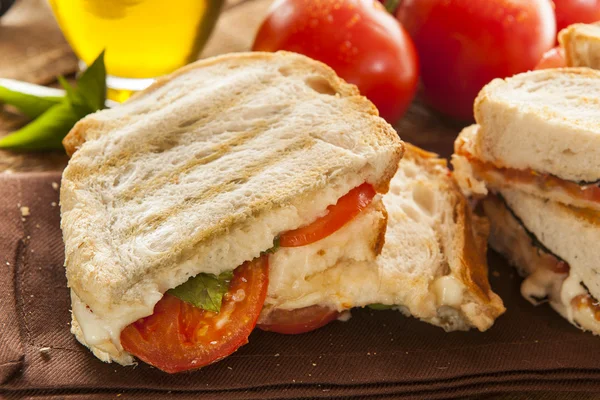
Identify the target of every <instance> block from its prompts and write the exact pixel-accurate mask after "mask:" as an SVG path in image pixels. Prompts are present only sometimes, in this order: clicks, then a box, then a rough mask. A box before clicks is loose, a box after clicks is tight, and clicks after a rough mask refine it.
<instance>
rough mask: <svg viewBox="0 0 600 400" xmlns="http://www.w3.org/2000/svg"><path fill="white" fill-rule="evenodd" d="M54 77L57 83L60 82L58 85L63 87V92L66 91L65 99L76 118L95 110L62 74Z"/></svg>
mask: <svg viewBox="0 0 600 400" xmlns="http://www.w3.org/2000/svg"><path fill="white" fill-rule="evenodd" d="M56 79H57V80H58V83H60V85H61V86H62V87H63V88H64V89H65V92H67V96H66V100H67V102H68V103H69V104H70V105H71V109H72V110H73V111H74V112H75V114H76V115H77V116H78V117H79V118H78V119H81V118H83V117H85V116H86V115H88V114H91V113H93V112H94V111H95V110H92V109H91V108H90V106H88V105H87V103H86V101H85V99H84V98H83V96H82V95H81V93H80V92H79V91H78V90H77V89H75V88H74V87H73V86H71V84H70V83H69V82H67V80H66V79H65V77H64V76H60V75H59V76H57V77H56Z"/></svg>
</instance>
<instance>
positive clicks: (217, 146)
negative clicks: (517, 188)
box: [61, 52, 403, 360]
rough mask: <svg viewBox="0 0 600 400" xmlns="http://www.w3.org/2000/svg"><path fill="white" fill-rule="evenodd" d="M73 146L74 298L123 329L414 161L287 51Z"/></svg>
mask: <svg viewBox="0 0 600 400" xmlns="http://www.w3.org/2000/svg"><path fill="white" fill-rule="evenodd" d="M64 144H65V147H66V149H67V151H68V152H69V154H71V155H72V157H71V160H70V162H69V165H68V166H67V168H66V169H65V171H64V173H63V178H62V185H61V217H62V218H61V226H62V230H63V238H64V241H65V260H66V261H65V265H66V272H67V278H68V283H69V287H70V288H71V289H72V290H73V291H74V292H75V293H76V294H77V295H78V296H79V297H80V298H81V301H82V302H83V303H85V304H86V305H87V306H89V308H90V309H91V310H93V313H94V315H95V316H97V317H98V318H101V319H102V320H103V321H105V322H106V321H112V320H117V319H118V320H119V321H122V324H128V323H131V322H133V321H135V320H137V319H138V318H140V317H143V316H146V315H149V314H151V313H152V309H153V306H154V304H156V302H157V301H158V300H159V299H160V297H161V296H162V293H164V292H165V291H166V290H168V289H169V288H171V287H175V286H177V285H179V284H181V283H183V282H185V281H186V280H187V279H188V278H189V277H190V276H193V275H196V274H198V273H200V272H209V273H218V272H220V271H221V270H227V269H229V270H231V269H233V268H235V267H237V266H238V265H240V264H242V263H243V262H244V261H246V260H248V259H252V258H254V257H257V256H258V255H259V254H260V252H262V251H265V250H267V249H268V248H270V247H272V240H273V238H274V237H275V236H276V235H278V234H279V233H281V232H283V231H287V230H291V229H295V228H298V227H299V226H301V225H304V224H306V223H309V222H311V221H313V220H314V219H316V218H318V216H320V215H321V214H322V213H323V212H324V210H325V209H326V207H327V206H328V205H330V204H333V203H335V202H336V201H337V199H338V198H339V197H341V196H342V195H344V194H345V193H347V192H348V191H349V190H350V189H352V188H353V187H356V186H358V185H360V184H362V183H363V182H365V181H366V182H369V183H370V184H372V185H373V186H374V187H375V188H376V189H377V190H378V191H379V192H384V191H386V190H387V188H388V184H389V182H388V181H389V179H391V177H392V176H393V175H394V173H395V171H396V169H397V166H398V162H399V160H400V158H401V157H402V153H403V144H402V142H401V140H400V139H399V137H398V135H397V133H396V132H395V131H394V130H393V128H392V127H391V126H390V125H389V124H387V123H386V122H385V121H384V120H383V119H381V118H379V116H378V113H377V110H376V108H375V107H374V106H373V104H372V103H371V102H369V101H368V100H367V99H366V98H364V97H362V96H360V95H359V93H358V90H357V89H356V87H355V86H353V85H350V84H347V83H345V82H344V81H343V80H341V79H340V78H338V77H337V76H336V75H335V73H334V72H333V70H331V69H330V68H329V67H327V66H325V65H324V64H322V63H319V62H317V61H314V60H311V59H309V58H307V57H304V56H301V55H298V54H293V53H285V52H278V53H239V54H230V55H225V56H220V57H216V58H213V59H208V60H202V61H199V62H197V63H194V64H191V65H189V66H187V67H184V68H182V69H181V70H179V71H177V72H175V73H173V74H172V75H170V76H167V77H165V78H161V79H159V80H158V81H157V82H156V83H155V84H153V85H152V86H151V87H149V88H148V89H146V90H144V91H142V92H140V93H138V94H136V95H135V96H134V97H132V99H131V100H130V101H128V102H126V103H125V104H123V105H121V106H119V107H116V108H114V109H110V110H104V111H101V112H98V113H95V114H91V115H89V116H87V117H86V118H84V119H83V120H81V121H79V122H78V123H77V124H76V126H75V127H74V128H73V130H72V131H71V132H70V133H69V135H68V136H67V137H66V138H65V142H64ZM79 322H80V325H81V320H80V321H79ZM81 327H82V329H83V330H84V331H85V327H84V326H83V325H81ZM123 327H124V326H120V327H117V328H114V329H115V330H117V331H118V330H119V329H122V328H123ZM83 333H85V332H83ZM115 346H116V347H117V348H118V347H119V343H115ZM112 356H113V359H115V360H119V359H120V358H119V357H121V355H116V354H115V355H112Z"/></svg>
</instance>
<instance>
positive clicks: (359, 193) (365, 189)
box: [279, 183, 376, 247]
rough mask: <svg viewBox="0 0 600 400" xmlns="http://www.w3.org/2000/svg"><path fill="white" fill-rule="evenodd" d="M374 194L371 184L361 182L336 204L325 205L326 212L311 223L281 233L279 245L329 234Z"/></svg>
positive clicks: (302, 243) (294, 244) (304, 242)
mask: <svg viewBox="0 0 600 400" xmlns="http://www.w3.org/2000/svg"><path fill="white" fill-rule="evenodd" d="M375 194H376V192H375V189H373V186H371V185H369V184H368V183H363V184H362V185H360V186H358V187H356V188H354V189H352V190H351V191H349V192H348V193H347V194H345V195H344V196H343V197H341V198H340V199H339V200H338V202H337V203H336V204H334V205H331V206H329V207H327V214H326V215H324V216H323V217H321V218H319V219H317V220H316V221H315V222H313V223H312V224H310V225H307V226H304V227H302V228H298V229H294V230H293V231H288V232H285V233H283V234H281V236H280V237H279V245H280V246H281V247H298V246H305V245H307V244H311V243H314V242H316V241H318V240H321V239H323V238H325V237H327V236H329V235H331V234H332V233H333V232H335V231H337V230H338V229H340V228H341V227H342V226H344V225H346V224H347V223H348V222H350V221H351V220H352V218H354V217H356V216H357V215H358V214H359V213H360V212H361V211H362V210H363V209H364V208H365V207H367V206H368V205H369V204H371V201H373V197H375Z"/></svg>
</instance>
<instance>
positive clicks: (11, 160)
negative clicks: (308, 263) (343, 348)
mask: <svg viewBox="0 0 600 400" xmlns="http://www.w3.org/2000/svg"><path fill="white" fill-rule="evenodd" d="M271 1H272V0H228V1H227V4H226V6H225V9H224V12H223V14H222V16H221V18H220V19H219V22H218V23H217V26H216V28H215V32H214V33H213V36H212V37H211V39H210V41H209V42H208V45H207V47H206V48H205V49H204V51H203V52H202V54H201V55H200V57H201V58H202V57H210V56H213V55H216V54H222V53H227V52H235V51H244V50H248V49H250V46H251V44H252V40H253V38H254V33H255V32H256V30H257V28H258V25H259V24H260V22H261V21H262V19H263V17H264V14H265V12H266V10H267V9H268V7H269V5H270V3H271ZM76 70H77V59H76V57H75V56H74V54H73V52H72V51H71V49H70V48H69V46H68V44H67V43H66V41H65V40H64V38H63V36H62V34H61V32H60V30H59V29H58V26H57V25H56V23H55V21H54V19H53V17H52V13H51V11H50V8H49V6H48V5H47V3H46V2H45V1H44V0H19V1H17V4H16V5H15V6H14V7H13V8H12V9H11V10H10V11H9V12H8V13H7V14H6V15H5V16H4V17H2V18H1V19H0V77H1V78H13V79H19V80H24V81H28V82H32V83H37V84H42V85H54V86H55V85H56V76H57V75H65V76H73V75H74V74H75V72H76ZM24 122H25V121H24V119H23V118H22V117H20V116H19V115H17V114H14V113H11V112H10V111H9V110H0V136H2V135H4V134H6V133H8V132H10V131H11V130H14V129H16V128H18V127H19V126H20V125H21V124H23V123H24ZM461 127H462V125H461V124H460V123H456V122H453V121H450V120H447V119H444V118H443V117H441V116H439V115H437V114H436V113H434V112H432V111H431V110H429V109H428V108H427V107H426V106H424V105H422V103H421V102H419V101H418V100H417V101H415V103H414V104H413V106H412V107H411V109H410V110H409V112H408V113H407V115H406V116H405V117H404V118H403V119H402V120H401V121H400V122H399V123H398V124H397V126H396V128H397V130H398V132H399V133H400V136H401V137H402V139H404V140H406V141H409V142H411V143H414V144H416V145H418V146H420V147H423V148H425V149H430V150H434V151H437V152H440V153H442V155H443V156H446V157H447V156H449V154H448V153H449V151H450V149H451V148H452V146H451V144H452V142H453V141H454V138H455V137H456V134H457V133H458V131H459V130H460V128H461ZM66 162H67V157H66V155H64V154H63V153H61V152H54V153H12V152H8V151H2V150H0V173H14V172H30V171H60V170H62V169H63V168H64V166H65V165H66ZM485 398H486V399H490V400H491V399H494V400H501V399H502V400H525V399H535V400H541V399H565V400H576V399H577V400H580V399H581V400H585V399H597V398H600V397H599V396H597V395H582V394H564V393H562V394H551V393H536V394H532V393H520V394H512V395H503V396H489V397H485Z"/></svg>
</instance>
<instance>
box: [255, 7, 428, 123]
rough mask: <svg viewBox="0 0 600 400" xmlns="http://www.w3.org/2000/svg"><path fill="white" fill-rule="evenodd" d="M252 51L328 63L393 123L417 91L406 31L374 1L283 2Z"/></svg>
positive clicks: (415, 69)
mask: <svg viewBox="0 0 600 400" xmlns="http://www.w3.org/2000/svg"><path fill="white" fill-rule="evenodd" d="M252 49H253V50H258V51H277V50H288V51H293V52H296V53H301V54H305V55H307V56H309V57H311V58H314V59H315V60H319V61H322V62H324V63H325V64H327V65H329V66H330V67H331V68H333V69H334V70H335V71H336V72H337V74H338V75H339V76H341V77H342V78H344V79H345V80H346V81H348V82H350V83H353V84H355V85H356V86H358V88H359V89H360V92H361V93H362V94H363V95H364V96H366V97H367V98H369V100H371V101H372V102H373V103H374V104H375V105H376V106H377V108H378V109H379V113H380V115H381V116H382V117H383V118H385V119H386V120H387V121H389V122H392V123H393V122H395V121H397V120H398V119H399V118H400V117H401V116H402V115H403V114H404V112H405V111H406V109H407V108H408V105H409V104H410V102H411V101H412V99H413V97H414V95H415V91H416V88H417V72H418V65H417V58H416V54H415V50H414V46H413V44H412V41H411V40H410V37H409V36H408V35H407V34H406V31H405V30H404V29H403V28H402V27H401V26H400V25H399V24H398V22H397V21H395V20H394V18H393V17H392V16H391V15H389V13H388V12H387V11H386V10H385V9H384V8H383V6H382V5H381V4H379V3H378V2H377V1H373V0H278V1H276V2H275V3H274V4H273V6H272V7H271V9H270V12H269V14H268V15H267V17H266V19H265V20H264V22H263V23H262V25H261V27H260V29H259V30H258V33H257V35H256V38H255V39H254V45H253V47H252Z"/></svg>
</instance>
